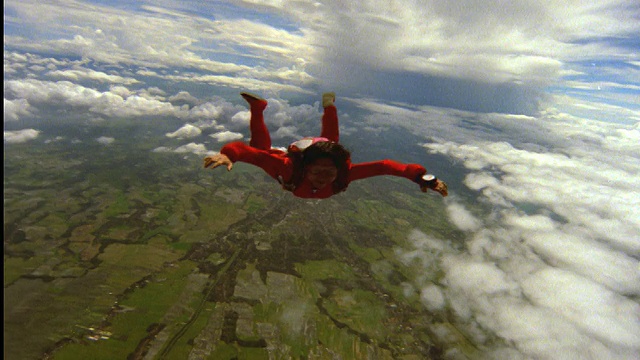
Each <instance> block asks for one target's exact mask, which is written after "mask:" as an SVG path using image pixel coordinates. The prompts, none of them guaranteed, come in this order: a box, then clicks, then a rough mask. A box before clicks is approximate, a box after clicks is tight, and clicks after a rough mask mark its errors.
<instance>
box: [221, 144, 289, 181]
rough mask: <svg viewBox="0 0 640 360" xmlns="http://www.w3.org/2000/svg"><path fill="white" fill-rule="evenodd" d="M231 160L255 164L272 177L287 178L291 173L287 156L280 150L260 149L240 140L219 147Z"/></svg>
mask: <svg viewBox="0 0 640 360" xmlns="http://www.w3.org/2000/svg"><path fill="white" fill-rule="evenodd" d="M220 153H221V154H224V155H226V156H227V157H228V158H229V160H231V161H232V162H236V161H240V162H244V163H248V164H251V165H255V166H257V167H259V168H261V169H262V170H264V171H265V172H266V173H267V174H269V175H270V176H271V177H272V178H274V179H278V177H282V178H284V179H288V178H290V177H291V175H292V165H291V161H290V160H289V158H287V157H286V156H285V153H284V152H282V151H273V150H269V151H268V150H261V149H257V148H254V147H251V146H249V145H247V144H245V143H243V142H241V141H236V142H232V143H229V144H227V145H225V146H223V147H222V149H220Z"/></svg>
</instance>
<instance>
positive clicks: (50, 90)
mask: <svg viewBox="0 0 640 360" xmlns="http://www.w3.org/2000/svg"><path fill="white" fill-rule="evenodd" d="M4 91H5V96H7V94H8V95H9V96H11V97H13V98H16V99H24V100H26V101H27V102H28V103H29V104H31V106H32V107H34V106H38V107H43V108H54V109H55V108H61V107H71V108H72V109H75V110H76V111H82V110H85V111H88V112H90V113H93V114H96V115H102V116H105V117H109V118H122V117H141V116H159V115H160V116H177V117H183V116H186V115H187V114H186V113H183V112H181V111H180V109H179V108H177V107H174V106H173V105H171V104H170V103H167V102H163V101H159V100H149V99H146V98H144V97H141V96H136V95H134V96H128V97H127V98H123V97H122V96H120V95H118V94H116V93H112V92H110V91H105V92H101V91H98V90H95V89H92V88H87V87H84V86H82V85H78V84H74V83H71V82H69V81H58V82H50V81H41V80H35V79H25V80H8V81H5V83H4ZM117 92H118V93H120V94H122V91H121V90H118V91H117Z"/></svg>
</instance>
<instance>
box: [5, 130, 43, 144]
mask: <svg viewBox="0 0 640 360" xmlns="http://www.w3.org/2000/svg"><path fill="white" fill-rule="evenodd" d="M39 134H40V131H38V130H35V129H24V130H16V131H5V132H4V142H5V143H8V144H19V143H24V142H27V141H29V140H33V139H35V138H37V137H38V135H39Z"/></svg>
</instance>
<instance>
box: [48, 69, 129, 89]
mask: <svg viewBox="0 0 640 360" xmlns="http://www.w3.org/2000/svg"><path fill="white" fill-rule="evenodd" d="M46 75H47V76H49V77H52V78H62V79H68V80H73V81H78V80H95V81H98V82H106V83H117V84H125V85H130V84H136V83H139V81H138V80H136V79H134V78H125V77H122V76H119V75H109V74H106V73H104V72H101V71H95V70H91V69H73V70H54V71H50V72H48V73H47V74H46Z"/></svg>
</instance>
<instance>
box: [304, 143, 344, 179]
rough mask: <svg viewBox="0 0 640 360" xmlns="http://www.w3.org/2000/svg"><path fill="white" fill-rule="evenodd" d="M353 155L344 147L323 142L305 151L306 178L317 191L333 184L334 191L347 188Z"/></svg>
mask: <svg viewBox="0 0 640 360" xmlns="http://www.w3.org/2000/svg"><path fill="white" fill-rule="evenodd" d="M350 160H351V153H350V152H349V151H348V150H347V149H345V148H344V147H343V146H342V145H340V144H338V143H335V142H332V141H322V142H317V143H315V144H313V145H310V146H309V147H307V148H306V149H305V150H304V151H303V166H304V176H305V178H306V179H307V180H309V182H311V185H313V187H314V188H316V189H322V188H324V187H325V186H327V185H330V184H332V185H333V187H334V190H335V191H336V192H337V191H342V190H344V188H346V182H347V176H348V171H349V163H350Z"/></svg>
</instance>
